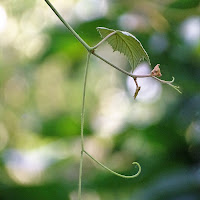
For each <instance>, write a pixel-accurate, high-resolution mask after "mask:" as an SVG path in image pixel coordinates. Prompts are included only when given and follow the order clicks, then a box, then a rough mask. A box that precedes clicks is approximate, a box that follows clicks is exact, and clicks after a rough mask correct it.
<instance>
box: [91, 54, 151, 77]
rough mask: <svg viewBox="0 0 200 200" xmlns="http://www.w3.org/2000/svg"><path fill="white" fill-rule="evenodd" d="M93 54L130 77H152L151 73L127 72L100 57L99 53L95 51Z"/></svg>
mask: <svg viewBox="0 0 200 200" xmlns="http://www.w3.org/2000/svg"><path fill="white" fill-rule="evenodd" d="M93 55H94V56H96V57H97V58H99V59H100V60H102V61H104V62H105V63H107V64H108V65H110V66H112V67H114V68H115V69H117V70H119V71H120V72H122V73H124V74H126V75H128V76H130V77H132V78H147V77H152V75H151V74H146V75H133V74H131V73H129V72H127V71H126V70H124V69H122V68H120V67H117V66H116V65H114V64H112V63H110V62H109V61H107V60H106V59H104V58H103V57H101V56H100V55H98V54H96V53H95V52H94V53H93Z"/></svg>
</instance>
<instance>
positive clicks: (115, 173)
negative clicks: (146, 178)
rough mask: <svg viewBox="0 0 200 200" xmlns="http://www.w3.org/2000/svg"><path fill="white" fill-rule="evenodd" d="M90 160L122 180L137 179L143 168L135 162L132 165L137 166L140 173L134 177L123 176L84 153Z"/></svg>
mask: <svg viewBox="0 0 200 200" xmlns="http://www.w3.org/2000/svg"><path fill="white" fill-rule="evenodd" d="M83 152H84V153H85V154H86V155H87V156H88V157H89V158H91V159H92V160H93V161H95V162H96V163H97V164H99V165H100V166H101V167H103V168H104V169H106V170H108V171H109V172H111V173H112V174H114V175H116V176H119V177H122V178H135V177H137V176H138V175H139V174H140V173H141V166H140V164H139V163H138V162H133V163H132V165H137V167H138V172H137V173H136V174H134V175H131V176H127V175H123V174H119V173H117V172H115V171H113V170H111V169H110V168H108V167H106V166H105V165H104V164H102V163H101V162H99V161H98V160H96V159H95V158H93V157H92V156H91V155H90V154H89V153H88V152H87V151H85V150H84V151H83Z"/></svg>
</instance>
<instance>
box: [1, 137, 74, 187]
mask: <svg viewBox="0 0 200 200" xmlns="http://www.w3.org/2000/svg"><path fill="white" fill-rule="evenodd" d="M66 148H67V149H66ZM73 148H74V147H73ZM73 148H72V147H71V146H70V147H69V145H68V146H66V144H65V143H64V142H62V141H61V140H58V141H55V142H52V143H49V144H47V145H44V146H41V147H40V148H36V149H33V150H27V151H21V150H18V149H8V150H7V151H5V152H4V154H3V160H4V163H5V166H6V169H7V172H8V174H9V176H10V177H11V178H12V179H13V180H14V181H15V182H17V183H19V184H33V183H34V184H37V183H39V182H40V181H41V178H42V177H41V176H42V173H43V172H44V170H45V169H46V168H47V167H49V166H51V165H52V164H54V163H56V162H57V161H59V160H61V159H65V158H66V157H69V156H72V155H73V154H72V150H73Z"/></svg>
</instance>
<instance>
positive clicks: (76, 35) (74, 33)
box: [45, 0, 92, 51]
mask: <svg viewBox="0 0 200 200" xmlns="http://www.w3.org/2000/svg"><path fill="white" fill-rule="evenodd" d="M45 2H46V3H47V4H48V5H49V7H50V8H51V9H52V10H53V12H54V13H55V14H56V15H57V17H58V18H59V19H60V21H61V22H62V23H63V24H64V25H65V26H66V27H67V29H68V30H69V31H71V33H72V34H73V35H74V37H76V39H77V40H79V42H80V43H81V44H82V45H83V46H84V47H85V48H86V49H87V50H88V51H91V50H92V47H90V46H89V45H88V44H87V43H86V42H85V41H84V40H83V39H82V38H81V37H80V36H79V35H78V33H76V31H75V30H74V29H73V28H72V27H71V26H70V25H69V24H68V23H67V22H66V21H65V20H64V19H63V17H62V16H61V15H60V14H59V12H58V11H57V10H56V9H55V7H54V6H53V5H52V4H51V3H50V2H49V0H45Z"/></svg>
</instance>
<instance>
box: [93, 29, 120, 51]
mask: <svg viewBox="0 0 200 200" xmlns="http://www.w3.org/2000/svg"><path fill="white" fill-rule="evenodd" d="M116 32H117V31H114V32H112V33H110V34H108V35H107V36H106V37H105V38H103V40H101V41H100V42H99V43H98V44H97V45H95V46H94V47H92V49H96V48H97V47H99V46H100V45H101V44H102V43H103V42H104V41H106V40H107V39H108V38H109V37H111V36H112V35H114V34H115V33H116Z"/></svg>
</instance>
